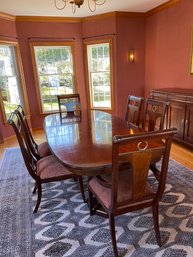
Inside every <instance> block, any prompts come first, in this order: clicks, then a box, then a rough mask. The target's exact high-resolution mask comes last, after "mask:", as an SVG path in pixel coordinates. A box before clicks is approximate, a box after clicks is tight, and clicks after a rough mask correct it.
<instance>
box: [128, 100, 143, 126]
mask: <svg viewBox="0 0 193 257" xmlns="http://www.w3.org/2000/svg"><path fill="white" fill-rule="evenodd" d="M143 100H144V98H143V97H139V96H134V95H129V96H128V98H127V107H126V114H125V120H126V121H128V122H131V123H134V124H136V125H137V126H139V123H140V115H141V110H142V103H143Z"/></svg>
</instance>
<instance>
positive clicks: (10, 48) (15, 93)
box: [0, 44, 23, 120]
mask: <svg viewBox="0 0 193 257" xmlns="http://www.w3.org/2000/svg"><path fill="white" fill-rule="evenodd" d="M0 91H1V98H2V103H1V104H2V107H3V110H4V113H5V118H6V120H7V119H8V118H9V116H10V114H11V112H12V111H14V110H15V109H16V107H17V105H18V104H22V102H23V100H22V93H21V82H20V75H19V72H18V66H17V61H16V46H14V45H6V44H5V45H4V44H0Z"/></svg>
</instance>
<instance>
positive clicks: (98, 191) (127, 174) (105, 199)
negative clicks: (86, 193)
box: [89, 169, 155, 208]
mask: <svg viewBox="0 0 193 257" xmlns="http://www.w3.org/2000/svg"><path fill="white" fill-rule="evenodd" d="M102 177H103V179H104V181H105V182H107V183H108V185H111V184H112V181H111V180H112V176H111V174H109V175H104V176H102ZM89 188H90V189H91V191H93V193H94V194H95V195H97V196H98V197H99V198H100V200H101V202H102V203H103V205H104V206H105V207H106V208H109V206H110V203H111V190H112V189H111V188H110V187H109V186H105V183H104V184H103V182H102V183H101V182H100V179H98V178H95V177H94V178H92V179H91V180H90V181H89ZM154 194H155V193H154V192H153V190H152V189H151V187H150V185H149V184H148V183H147V184H146V188H145V192H144V199H146V198H150V197H151V196H152V195H154ZM129 201H132V170H128V169H127V170H121V171H120V174H119V182H118V197H117V204H118V205H120V204H124V203H129Z"/></svg>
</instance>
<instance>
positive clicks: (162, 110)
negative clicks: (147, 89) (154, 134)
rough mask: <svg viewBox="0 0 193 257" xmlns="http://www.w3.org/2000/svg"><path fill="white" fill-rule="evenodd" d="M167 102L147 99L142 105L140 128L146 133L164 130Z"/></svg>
mask: <svg viewBox="0 0 193 257" xmlns="http://www.w3.org/2000/svg"><path fill="white" fill-rule="evenodd" d="M168 106H169V102H163V101H159V100H154V99H151V98H147V99H146V101H145V105H144V114H143V122H142V127H143V128H144V129H146V130H147V131H154V130H161V129H164V123H165V122H166V124H167V119H166V118H167V111H168Z"/></svg>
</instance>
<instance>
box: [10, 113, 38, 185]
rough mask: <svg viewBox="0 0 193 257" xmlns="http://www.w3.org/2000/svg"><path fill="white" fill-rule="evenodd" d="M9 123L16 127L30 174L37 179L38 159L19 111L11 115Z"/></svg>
mask: <svg viewBox="0 0 193 257" xmlns="http://www.w3.org/2000/svg"><path fill="white" fill-rule="evenodd" d="M8 124H10V125H11V126H12V127H13V129H14V132H15V134H16V137H17V140H18V143H19V146H20V149H21V153H22V156H23V159H24V162H25V165H26V167H27V170H28V172H29V174H30V175H31V176H32V178H33V179H35V180H37V179H38V176H37V175H36V159H35V158H34V156H33V155H32V153H31V150H30V147H29V145H28V141H27V140H26V133H25V129H24V126H23V124H22V123H21V120H20V118H19V116H18V113H16V112H13V113H12V114H11V115H10V117H9V119H8Z"/></svg>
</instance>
